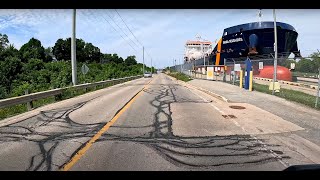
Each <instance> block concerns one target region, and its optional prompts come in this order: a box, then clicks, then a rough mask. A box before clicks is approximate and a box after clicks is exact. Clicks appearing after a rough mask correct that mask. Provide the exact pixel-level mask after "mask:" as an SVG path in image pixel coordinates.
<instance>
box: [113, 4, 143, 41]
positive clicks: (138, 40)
mask: <svg viewBox="0 0 320 180" xmlns="http://www.w3.org/2000/svg"><path fill="white" fill-rule="evenodd" d="M115 11H116V12H117V14H118V15H119V17H120V19H121V20H122V22H123V23H124V25H126V27H127V29H128V30H129V31H130V33H131V34H132V36H133V37H134V38H135V39H136V40H137V42H138V43H139V44H140V45H141V46H143V44H142V43H141V42H140V41H139V40H138V38H137V37H136V36H135V35H134V34H133V32H132V31H131V29H130V28H129V27H128V25H127V23H126V22H125V21H124V20H123V18H122V16H121V15H120V14H119V12H118V11H117V10H116V9H115Z"/></svg>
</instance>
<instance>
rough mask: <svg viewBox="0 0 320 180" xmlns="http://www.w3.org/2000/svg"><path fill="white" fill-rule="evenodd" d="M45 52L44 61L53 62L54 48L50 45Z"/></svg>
mask: <svg viewBox="0 0 320 180" xmlns="http://www.w3.org/2000/svg"><path fill="white" fill-rule="evenodd" d="M44 53H45V60H44V62H51V61H52V48H51V47H48V48H46V49H45V50H44Z"/></svg>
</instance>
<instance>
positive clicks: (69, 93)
mask: <svg viewBox="0 0 320 180" xmlns="http://www.w3.org/2000/svg"><path fill="white" fill-rule="evenodd" d="M109 86H112V83H108V84H105V85H100V86H97V87H96V89H94V88H87V90H85V89H80V90H76V89H74V88H69V89H68V90H66V91H64V92H63V93H62V94H60V95H57V96H52V97H47V98H43V99H39V100H35V101H33V102H32V104H33V108H38V107H41V106H44V105H47V104H51V103H54V102H59V101H62V100H65V99H69V98H73V97H76V96H80V95H82V94H85V93H88V92H92V91H96V90H99V89H103V88H106V87H109ZM24 112H27V106H26V104H19V105H15V106H10V107H6V108H2V109H0V120H2V119H5V118H8V117H12V116H15V115H18V114H21V113H24Z"/></svg>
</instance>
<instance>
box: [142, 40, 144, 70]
mask: <svg viewBox="0 0 320 180" xmlns="http://www.w3.org/2000/svg"><path fill="white" fill-rule="evenodd" d="M142 61H143V63H142V64H143V68H142V71H143V75H144V46H142Z"/></svg>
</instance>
